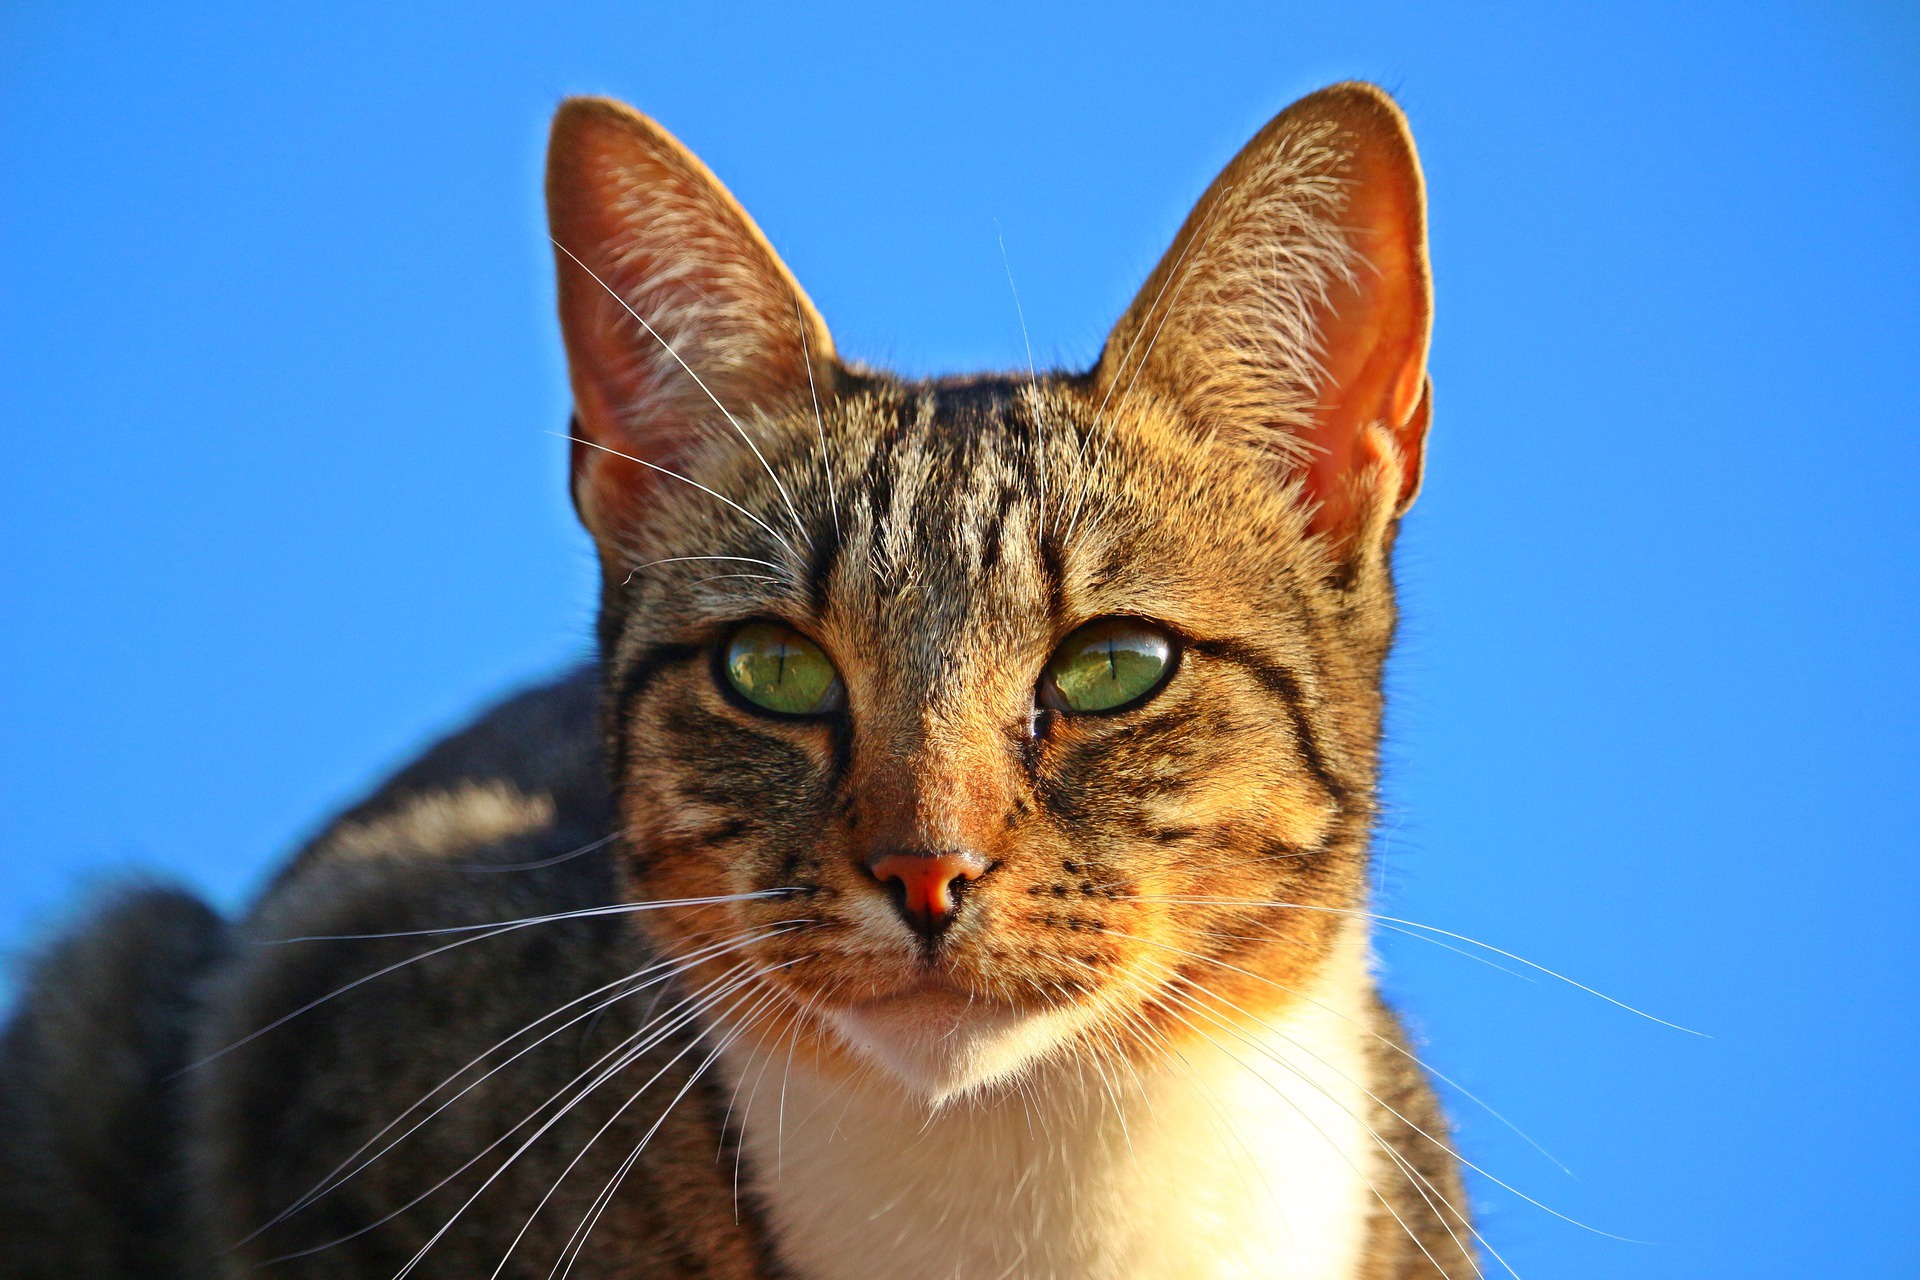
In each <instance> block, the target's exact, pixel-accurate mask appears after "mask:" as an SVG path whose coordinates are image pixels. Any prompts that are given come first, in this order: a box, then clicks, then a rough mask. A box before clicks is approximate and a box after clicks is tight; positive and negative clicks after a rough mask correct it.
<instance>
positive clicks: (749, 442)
mask: <svg viewBox="0 0 1920 1280" xmlns="http://www.w3.org/2000/svg"><path fill="white" fill-rule="evenodd" d="M547 238H548V239H549V240H553V237H552V236H548V237H547ZM553 247H554V248H556V249H558V250H559V251H560V252H562V253H564V254H566V255H567V257H569V258H572V259H573V265H575V266H576V267H579V268H580V269H581V270H582V271H584V272H586V273H587V275H588V277H590V278H591V279H592V280H593V282H594V283H595V284H597V285H599V286H600V287H601V288H602V289H605V290H606V291H607V295H608V296H609V297H611V298H612V299H613V300H614V301H615V302H617V303H619V304H620V305H621V306H622V307H623V308H625V309H626V313H627V314H628V315H630V316H632V317H633V318H634V319H635V320H637V321H639V322H640V327H641V328H642V329H645V330H646V331H647V336H648V337H650V338H652V339H653V340H654V341H655V342H657V343H659V344H660V346H661V347H662V348H663V349H665V351H666V353H667V354H668V355H670V356H672V357H673V359H674V362H675V363H676V364H678V365H679V366H680V367H681V368H682V369H685V370H686V371H687V376H688V377H689V378H692V379H693V382H694V385H695V386H697V387H699V388H700V389H701V390H702V391H704V392H706V393H707V399H709V400H711V401H713V405H714V408H716V409H718V410H720V412H721V413H722V414H723V415H725V417H726V419H727V423H728V425H730V426H731V427H732V428H733V429H734V431H735V432H736V433H737V434H738V435H739V437H740V439H741V440H743V441H745V442H746V446H747V448H749V449H751V450H753V456H754V457H755V458H757V459H759V461H760V466H761V467H762V468H763V469H764V470H765V471H766V473H767V479H769V480H771V481H773V487H774V488H775V489H777V490H779V491H780V497H781V499H782V500H783V501H784V502H785V503H786V504H787V514H788V515H790V516H792V517H793V528H794V532H796V533H798V534H799V535H800V536H801V537H802V538H805V537H806V536H807V529H806V526H805V525H804V524H802V523H801V520H800V511H799V508H797V507H795V506H794V505H793V495H792V494H790V493H788V492H787V486H786V485H784V484H781V483H780V477H779V476H778V475H776V474H774V470H773V467H772V465H771V464H770V463H768V462H767V459H766V456H765V455H764V454H762V453H761V452H760V446H759V445H757V444H755V443H754V442H753V437H752V436H750V435H748V434H747V429H746V428H745V427H743V426H741V425H740V423H739V420H738V419H736V418H735V417H734V416H733V414H732V413H731V412H730V411H729V410H728V409H727V406H726V405H724V404H721V403H720V397H719V396H717V395H715V394H713V389H712V388H711V387H709V386H707V384H706V381H705V380H704V379H702V378H701V376H700V375H699V374H697V373H695V372H694V371H693V366H692V365H690V364H688V363H687V362H686V361H685V360H682V359H681V358H680V353H679V352H678V351H675V350H674V349H673V344H672V343H671V342H668V341H667V340H666V339H665V338H663V337H661V336H660V334H659V333H658V332H657V331H656V330H655V329H654V327H653V326H652V325H651V324H648V323H647V318H646V317H645V316H643V315H641V314H640V313H639V312H638V311H635V310H634V309H633V304H632V303H630V302H628V301H627V300H626V299H625V298H623V297H621V296H620V291H619V290H618V289H615V288H614V287H613V286H612V285H610V284H608V283H607V282H606V281H605V280H602V279H601V278H600V277H599V276H598V275H597V274H595V272H594V270H593V268H592V267H589V266H588V265H587V264H586V263H584V262H582V261H580V259H579V258H577V257H575V256H574V252H573V250H571V249H569V248H567V246H565V245H563V244H561V243H560V242H559V241H558V240H553ZM636 461H638V459H636ZM789 550H791V548H789Z"/></svg>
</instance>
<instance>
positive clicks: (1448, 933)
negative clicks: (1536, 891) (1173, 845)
mask: <svg viewBox="0 0 1920 1280" xmlns="http://www.w3.org/2000/svg"><path fill="white" fill-rule="evenodd" d="M1122 901H1128V902H1182V903H1191V904H1196V905H1201V906H1207V905H1212V906H1237V907H1274V908H1283V909H1288V910H1293V911H1324V912H1327V913H1328V914H1330V915H1341V916H1355V917H1358V918H1361V919H1366V920H1372V921H1374V922H1376V923H1378V924H1385V925H1389V926H1393V925H1404V926H1406V928H1409V929H1424V930H1426V931H1427V932H1429V933H1436V934H1439V935H1440V936H1441V937H1443V938H1452V939H1454V940H1455V941H1457V942H1464V943H1466V944H1468V945H1469V946H1474V947H1480V948H1483V949H1484V950H1487V951H1491V952H1493V954H1495V955H1497V956H1504V957H1506V958H1507V959H1509V960H1511V961H1513V962H1514V963H1515V964H1520V965H1525V966H1526V967H1527V968H1529V969H1532V970H1533V971H1534V972H1536V973H1543V974H1545V975H1546V976H1547V977H1549V978H1553V979H1555V980H1557V981H1560V982H1564V983H1566V984H1567V985H1568V986H1570V987H1577V988H1579V989H1580V990H1582V991H1584V992H1586V993H1587V994H1588V995H1590V996H1595V997H1598V998H1599V999H1601V1000H1604V1001H1606V1002H1607V1003H1608V1004H1610V1005H1615V1006H1618V1007H1619V1008H1622V1009H1625V1010H1626V1011H1627V1012H1628V1013H1631V1014H1637V1015H1638V1016H1640V1017H1642V1018H1645V1019H1646V1020H1647V1021H1649V1022H1657V1023H1659V1024H1660V1025H1661V1026H1663V1027H1671V1028H1673V1029H1674V1030H1675V1031H1684V1032H1686V1033H1687V1034H1688V1035H1690V1036H1699V1037H1700V1038H1701V1039H1703V1040H1711V1039H1713V1037H1712V1036H1710V1035H1708V1034H1707V1033H1706V1032H1704V1031H1695V1030H1694V1029H1693V1028H1692V1027H1683V1026H1681V1025H1680V1024H1679V1023H1677V1022H1669V1021H1667V1020H1666V1019H1665V1018H1662V1017H1659V1016H1657V1015H1655V1014H1651V1013H1648V1012H1647V1011H1646V1010H1645V1009H1636V1008H1634V1007H1633V1006H1632V1005H1630V1004H1628V1003H1627V1002H1626V1001H1624V1000H1616V999H1614V998H1613V997H1612V996H1610V995H1608V994H1607V993H1606V992H1604V991H1597V990H1595V989H1594V988H1592V987H1590V986H1588V985H1587V984H1586V983H1584V982H1580V981H1578V980H1576V979H1573V978H1569V977H1568V976H1567V975H1566V974H1564V973H1560V972H1558V971H1556V970H1553V969H1549V968H1547V966H1545V965H1543V964H1536V963H1534V962H1533V961H1531V960H1529V959H1527V958H1526V957H1525V956H1518V955H1515V954H1514V953H1513V952H1511V951H1507V950H1504V949H1502V948H1500V947H1496V946H1494V945H1493V944H1492V943H1491V942H1482V941H1480V940H1479V939H1478V938H1469V937H1468V936H1467V935H1466V934H1464V933H1455V932H1453V931H1452V930H1450V929H1442V928H1440V927H1439V926H1438V925H1431V924H1421V923H1420V922H1419V921H1418V920H1403V919H1400V918H1399V917H1398V916H1383V915H1380V914H1378V913H1376V912H1372V911H1357V910H1354V909H1352V908H1349V907H1323V906H1317V905H1314V904H1312V903H1306V902H1272V901H1261V900H1258V899H1252V898H1203V897H1138V896H1135V897H1128V898H1124V899H1122ZM1395 932H1404V930H1395ZM1407 936H1409V937H1414V938H1419V937H1421V936H1422V935H1421V934H1417V933H1414V934H1408V935H1407ZM1425 940H1426V941H1429V942H1431V941H1432V939H1431V938H1428V939H1425Z"/></svg>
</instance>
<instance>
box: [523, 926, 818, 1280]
mask: <svg viewBox="0 0 1920 1280" xmlns="http://www.w3.org/2000/svg"><path fill="white" fill-rule="evenodd" d="M812 958H813V957H812V956H803V957H800V958H798V959H795V960H790V961H788V962H787V964H799V963H801V962H802V961H803V960H811V959H812ZM784 967H786V966H785V965H779V966H775V968H784ZM766 972H772V970H768V971H766ZM765 976H766V973H765V972H763V973H761V974H759V975H757V977H756V980H758V978H764V977H765ZM773 994H774V989H773V988H768V989H767V990H765V991H763V992H761V993H760V995H759V998H758V999H757V1000H756V1001H755V1002H754V1003H753V1005H752V1006H750V1007H749V1008H748V1009H747V1011H746V1013H745V1014H743V1015H742V1022H741V1025H740V1026H739V1027H737V1028H735V1029H733V1030H731V1031H730V1032H729V1033H728V1034H726V1035H725V1036H723V1037H722V1038H721V1040H720V1041H719V1043H717V1044H716V1045H714V1047H713V1048H712V1050H711V1051H709V1052H708V1054H707V1056H706V1058H704V1059H703V1060H702V1061H701V1063H700V1065H699V1066H697V1067H695V1068H694V1069H693V1070H692V1071H691V1072H689V1073H688V1075H687V1079H686V1083H684V1084H682V1085H681V1086H680V1090H679V1092H677V1093H675V1094H674V1095H673V1097H672V1098H671V1099H669V1100H668V1102H667V1105H666V1106H665V1107H663V1108H662V1109H661V1111H660V1114H659V1116H658V1117H656V1118H655V1119H654V1122H653V1123H652V1124H651V1125H650V1126H648V1128H647V1131H646V1132H645V1133H644V1134H642V1135H641V1136H640V1141H639V1142H638V1143H637V1144H636V1145H635V1146H634V1148H633V1150H632V1151H630V1152H629V1153H628V1154H627V1157H626V1159H625V1160H623V1161H622V1162H621V1164H620V1167H619V1169H617V1170H616V1171H615V1172H614V1175H613V1177H612V1178H611V1179H609V1180H608V1182H607V1185H606V1186H605V1187H604V1188H602V1190H601V1192H600V1195H599V1196H598V1197H596V1199H595V1202H594V1204H593V1205H592V1206H590V1207H589V1212H590V1214H591V1216H590V1217H589V1218H585V1219H582V1221H581V1224H580V1227H579V1229H578V1231H577V1232H576V1235H577V1239H576V1240H569V1242H568V1243H569V1245H570V1246H571V1247H572V1257H571V1258H568V1257H566V1251H565V1250H563V1251H562V1258H563V1259H565V1261H566V1266H565V1267H564V1268H562V1267H560V1265H559V1264H558V1263H556V1264H555V1267H554V1271H550V1272H548V1276H549V1278H550V1280H551V1277H552V1276H553V1275H554V1272H555V1271H557V1272H558V1273H559V1276H560V1280H566V1277H567V1276H569V1275H571V1274H572V1273H573V1266H574V1263H576V1262H578V1261H579V1260H580V1255H581V1253H582V1252H584V1251H585V1249H586V1247H587V1238H588V1237H589V1236H591V1235H592V1234H593V1229H594V1227H596V1226H598V1225H599V1223H600V1218H601V1217H602V1215H604V1214H605V1213H606V1211H607V1208H608V1206H610V1205H611V1204H612V1203H613V1198H614V1196H615V1195H616V1194H617V1193H618V1192H619V1190H620V1184H621V1183H622V1182H624V1181H626V1177H627V1175H628V1174H629V1173H631V1172H632V1171H633V1166H634V1165H635V1164H637V1163H638V1162H639V1160H640V1155H641V1153H642V1152H644V1151H645V1150H646V1149H647V1144H648V1143H650V1142H652V1141H653V1136H654V1135H655V1134H656V1133H658V1132H660V1129H661V1127H662V1126H663V1125H665V1124H666V1122H667V1117H668V1116H670V1115H672V1114H673V1109H674V1107H676V1106H678V1105H679V1103H680V1100H681V1099H682V1098H684V1097H686V1096H687V1094H688V1093H689V1092H690V1091H691V1090H692V1089H693V1087H694V1085H696V1084H698V1083H699V1082H700V1078H701V1077H702V1076H704V1075H705V1074H706V1073H707V1069H708V1068H709V1067H711V1066H712V1065H713V1064H714V1063H715V1062H716V1061H717V1060H718V1059H719V1057H720V1055H721V1054H722V1053H723V1052H724V1051H725V1050H726V1048H727V1046H728V1045H730V1044H732V1043H733V1042H734V1041H735V1040H737V1039H739V1037H740V1036H741V1035H742V1034H744V1032H745V1031H746V1028H747V1027H748V1026H751V1025H752V1022H753V1020H754V1019H755V1018H756V1017H757V1016H758V1014H759V1011H760V1010H761V1009H764V1008H765V1007H766V1005H767V1003H768V1002H769V1000H770V999H771V998H772V996H773ZM738 1007H739V1006H738V1002H736V1003H735V1004H734V1005H733V1006H731V1007H730V1008H729V1009H728V1010H727V1011H726V1012H727V1013H731V1012H732V1011H733V1009H734V1008H738ZM725 1016H726V1014H722V1015H721V1017H722V1018H724V1017H725ZM695 1043H698V1041H697V1040H696V1041H695ZM688 1047H689V1048H691V1047H692V1046H691V1045H689V1046H688ZM649 1083H651V1082H649ZM643 1089H644V1086H643ZM634 1096H635V1097H638V1096H639V1095H638V1094H635V1095H634ZM629 1101H631V1100H629ZM623 1109H624V1108H623Z"/></svg>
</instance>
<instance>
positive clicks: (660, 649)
mask: <svg viewBox="0 0 1920 1280" xmlns="http://www.w3.org/2000/svg"><path fill="white" fill-rule="evenodd" d="M700 653H701V649H700V646H698V645H691V644H657V645H654V646H653V647H652V648H651V649H647V650H644V651H643V652H641V653H640V655H639V656H638V657H636V658H635V659H634V660H633V661H632V662H631V663H630V664H628V666H627V669H626V670H625V671H623V672H621V674H620V681H619V684H618V685H616V686H615V688H614V693H613V708H612V710H613V760H612V761H611V762H610V763H611V764H612V765H613V784H614V786H615V787H621V786H624V785H626V777H627V753H628V750H629V748H628V745H627V743H628V739H629V738H630V737H631V736H632V732H633V729H632V725H631V724H629V723H628V714H629V713H630V712H631V711H632V709H633V704H634V702H635V701H636V700H638V699H639V697H640V695H641V694H643V693H645V692H646V691H647V686H649V685H651V684H652V683H653V682H654V680H656V679H657V678H659V676H660V675H661V674H662V673H664V672H665V671H667V670H668V669H669V668H670V667H673V666H675V665H677V664H679V663H682V662H687V661H690V660H691V659H694V658H697V657H699V656H700Z"/></svg>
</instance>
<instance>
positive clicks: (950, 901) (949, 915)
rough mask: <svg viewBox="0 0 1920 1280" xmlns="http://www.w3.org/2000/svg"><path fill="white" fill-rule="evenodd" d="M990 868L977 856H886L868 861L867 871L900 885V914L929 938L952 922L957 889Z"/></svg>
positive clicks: (881, 855) (885, 880) (894, 854)
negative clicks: (960, 883)
mask: <svg viewBox="0 0 1920 1280" xmlns="http://www.w3.org/2000/svg"><path fill="white" fill-rule="evenodd" d="M987 866H988V864H987V860H986V859H985V858H982V857H981V856H980V855H979V854H975V853H884V854H878V855H876V856H874V857H872V858H869V859H867V871H868V872H869V873H870V874H871V875H872V876H873V878H874V879H875V880H878V881H879V882H880V883H881V884H888V883H893V884H897V885H899V891H898V896H897V897H896V898H895V902H896V904H897V905H898V906H899V908H900V913H901V914H902V915H904V916H905V917H906V918H907V923H908V924H910V925H912V926H913V927H914V928H915V929H917V930H919V931H920V932H921V933H923V934H926V935H927V936H929V937H931V936H933V935H935V934H937V933H939V932H940V931H941V930H943V929H945V928H946V926H947V925H948V924H949V923H951V922H952V920H953V915H954V912H955V910H957V909H958V906H959V903H958V901H957V893H956V888H955V886H956V885H957V884H958V883H959V882H961V881H972V880H978V879H979V878H980V877H981V876H982V875H985V874H986V871H987Z"/></svg>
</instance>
